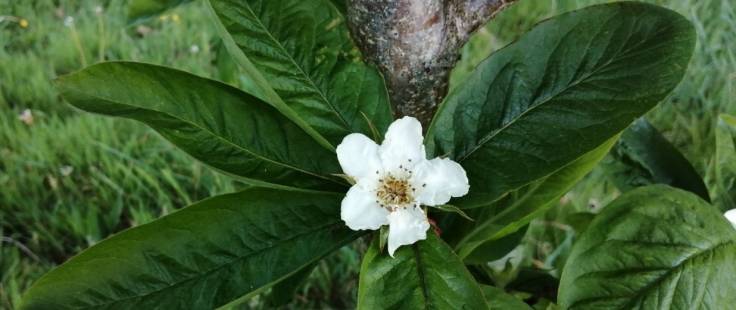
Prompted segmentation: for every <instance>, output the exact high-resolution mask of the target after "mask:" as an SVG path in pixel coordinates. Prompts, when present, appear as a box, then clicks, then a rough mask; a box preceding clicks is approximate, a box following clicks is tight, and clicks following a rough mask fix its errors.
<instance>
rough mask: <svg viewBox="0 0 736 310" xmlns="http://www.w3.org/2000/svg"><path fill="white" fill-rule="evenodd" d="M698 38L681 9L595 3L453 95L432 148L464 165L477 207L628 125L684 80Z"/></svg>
mask: <svg viewBox="0 0 736 310" xmlns="http://www.w3.org/2000/svg"><path fill="white" fill-rule="evenodd" d="M694 44H695V32H694V30H693V27H692V25H691V24H690V22H688V21H687V20H686V19H685V18H684V17H682V16H681V15H679V14H677V13H675V12H673V11H670V10H667V9H664V8H661V7H658V6H655V5H650V4H644V3H636V2H620V3H612V4H603V5H596V6H591V7H588V8H585V9H582V10H578V11H573V12H570V13H566V14H562V15H560V16H557V17H554V18H552V19H549V20H546V21H544V22H542V23H540V24H538V25H537V26H536V27H535V28H534V29H532V30H531V31H530V32H528V33H527V34H525V35H524V36H522V37H521V38H520V39H519V40H518V41H516V42H514V43H512V44H511V45H509V46H507V47H505V48H503V49H501V50H499V51H498V52H496V53H494V54H493V55H492V56H491V57H489V58H488V59H487V60H485V61H483V62H482V63H481V64H480V65H479V66H478V68H477V69H476V70H475V71H474V72H473V73H472V74H471V75H470V77H468V78H467V79H466V80H465V84H464V85H459V86H457V87H456V88H455V89H454V90H453V91H452V92H451V93H450V95H448V97H447V99H446V100H445V102H444V103H443V105H442V106H441V107H440V108H439V111H438V112H437V115H436V116H435V119H434V120H433V123H432V125H431V128H430V132H429V134H428V139H427V141H428V144H429V145H428V147H427V149H428V150H430V151H432V152H433V153H434V154H438V155H448V156H450V157H451V158H454V159H455V160H457V161H459V162H460V163H461V165H462V166H463V167H464V168H465V170H466V171H467V172H468V178H469V180H470V188H471V191H470V194H469V195H467V196H466V197H463V198H462V199H460V200H458V201H457V202H454V203H455V204H457V205H458V206H459V207H465V208H470V207H479V206H484V205H487V204H488V203H489V202H491V201H495V200H498V199H499V198H501V197H502V196H503V195H504V194H506V193H508V192H510V191H513V190H515V189H517V188H520V187H522V186H524V185H527V184H529V183H531V182H532V181H534V180H537V179H539V178H542V177H544V176H547V175H549V174H551V173H553V172H554V171H556V170H558V169H560V168H562V167H564V166H566V165H567V164H569V163H570V162H572V161H574V160H575V159H577V158H578V157H580V156H582V155H583V154H585V153H587V152H589V151H591V150H593V149H595V148H596V147H598V146H599V145H601V144H602V143H604V142H605V141H606V140H608V139H610V138H611V137H613V136H615V135H616V134H618V133H619V132H621V131H623V130H624V129H625V128H626V126H628V125H629V124H630V123H631V122H632V121H633V120H635V119H636V118H637V117H639V116H641V115H643V114H644V113H645V112H647V111H648V110H650V109H651V108H652V107H653V106H654V105H655V104H657V103H658V102H659V101H661V100H662V99H663V98H665V96H667V94H669V93H670V91H672V89H673V88H674V87H675V86H676V85H677V84H678V83H679V82H680V80H681V79H682V76H683V74H684V72H685V70H686V68H687V66H688V62H689V60H690V56H691V54H692V51H693V47H694Z"/></svg>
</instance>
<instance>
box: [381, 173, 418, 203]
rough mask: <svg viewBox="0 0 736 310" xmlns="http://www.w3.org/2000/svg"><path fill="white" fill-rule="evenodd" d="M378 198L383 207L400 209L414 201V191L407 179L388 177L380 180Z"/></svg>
mask: <svg viewBox="0 0 736 310" xmlns="http://www.w3.org/2000/svg"><path fill="white" fill-rule="evenodd" d="M379 183H380V184H379V186H378V190H377V191H376V196H377V197H378V199H379V200H380V204H381V206H383V207H390V208H394V207H398V206H404V205H407V204H410V203H412V202H413V201H414V195H413V194H414V189H413V188H412V187H411V184H409V180H408V179H406V178H397V177H394V176H391V175H389V176H386V177H384V178H382V179H380V180H379Z"/></svg>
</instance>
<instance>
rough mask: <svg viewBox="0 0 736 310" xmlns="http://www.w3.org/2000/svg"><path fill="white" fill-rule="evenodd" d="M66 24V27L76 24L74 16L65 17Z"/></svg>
mask: <svg viewBox="0 0 736 310" xmlns="http://www.w3.org/2000/svg"><path fill="white" fill-rule="evenodd" d="M64 26H66V27H72V26H74V17H71V16H67V17H66V18H64Z"/></svg>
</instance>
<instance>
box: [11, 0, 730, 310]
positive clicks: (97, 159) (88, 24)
mask: <svg viewBox="0 0 736 310" xmlns="http://www.w3.org/2000/svg"><path fill="white" fill-rule="evenodd" d="M601 2H608V1H601V0H577V1H574V0H554V1H542V0H520V3H519V4H517V5H515V6H512V7H511V8H509V9H507V10H506V11H504V12H503V13H501V14H500V15H498V17H497V18H496V19H495V20H494V21H492V22H491V23H490V24H488V25H487V26H486V27H484V28H482V29H480V30H479V31H478V33H477V34H476V36H475V37H474V38H473V40H472V41H471V42H470V43H469V44H468V45H467V46H466V47H465V49H464V53H463V59H462V61H461V64H460V66H459V67H458V68H457V69H456V70H455V72H454V75H453V79H452V84H453V85H456V84H459V83H462V81H463V79H464V77H465V73H466V72H467V71H469V70H472V68H473V67H474V66H475V64H477V63H478V62H479V61H480V60H482V59H483V58H485V57H486V56H488V55H489V54H490V53H492V52H493V51H494V50H496V49H498V48H500V47H503V46H504V45H505V44H507V43H509V42H511V41H512V40H513V39H514V38H515V37H517V36H518V35H520V34H521V33H523V32H524V31H526V30H528V29H529V28H530V27H532V26H533V25H534V23H536V22H538V21H540V20H542V19H544V18H546V17H548V16H552V15H555V14H557V13H559V12H564V11H568V10H572V9H575V8H579V7H583V6H586V5H589V4H593V3H601ZM649 2H654V3H658V4H660V5H663V6H666V7H669V8H671V9H674V10H676V11H678V12H680V13H681V14H683V15H684V16H686V17H687V18H688V19H690V20H691V21H692V22H693V23H694V24H695V26H696V30H697V35H698V45H697V47H696V52H695V56H694V58H693V60H692V63H691V66H690V69H689V72H688V74H687V76H686V77H685V79H684V81H683V82H682V84H681V85H680V86H679V87H678V88H677V90H676V91H675V92H674V93H673V94H672V95H671V96H670V97H669V98H668V99H667V100H666V102H664V103H663V104H661V105H659V106H658V108H657V109H656V110H654V111H652V112H650V114H648V116H647V117H648V119H649V120H650V121H651V122H652V123H653V124H654V125H655V126H656V127H657V128H658V129H659V130H660V131H662V132H663V133H664V134H665V136H666V137H667V138H668V139H669V140H670V141H671V142H672V143H673V144H674V145H675V146H676V147H677V148H678V149H679V150H680V151H681V152H683V153H684V154H685V156H686V157H687V158H688V159H689V160H690V162H691V163H692V164H693V165H694V166H695V168H696V170H697V171H698V172H699V173H700V175H701V176H703V177H704V178H705V180H706V183H711V182H712V181H713V176H714V172H715V169H716V168H717V167H716V166H715V165H714V156H713V155H714V128H715V124H716V121H715V120H716V117H717V116H718V114H720V113H729V114H736V103H734V102H733V101H734V99H733V98H736V45H734V43H733V42H736V31H734V29H736V5H735V4H732V3H731V2H730V1H726V0H704V1H703V0H700V1H699V0H667V1H664V0H662V1H649ZM126 6H127V1H122V0H113V1H100V0H77V1H74V0H65V1H64V0H63V1H54V0H34V1H16V0H0V42H2V43H1V44H2V47H1V48H0V308H3V309H5V308H8V309H12V308H13V307H14V306H16V305H18V302H19V299H20V297H21V294H22V293H23V291H24V290H25V289H27V288H28V287H29V286H30V284H31V283H32V282H33V281H34V280H35V279H37V278H38V277H39V276H40V275H41V274H43V273H44V272H46V271H48V270H49V269H50V268H53V266H55V265H57V264H60V263H62V262H64V261H65V260H66V259H68V258H69V257H71V256H72V255H74V254H75V253H78V252H79V251H81V250H82V249H84V248H87V247H89V246H90V245H92V244H94V243H96V242H98V241H100V240H102V239H104V238H105V237H106V236H109V235H110V234H112V233H115V232H117V231H120V230H122V229H125V228H127V227H131V226H135V225H140V224H142V223H146V222H148V221H151V220H153V219H155V218H157V217H160V216H162V215H165V214H167V213H170V212H172V211H173V210H176V209H177V208H181V207H183V206H186V205H187V204H190V203H192V202H194V201H197V200H200V199H203V198H205V197H208V196H211V195H214V194H218V193H226V192H232V191H235V190H236V189H238V188H240V187H243V186H244V184H241V183H239V182H237V181H234V180H232V179H231V178H229V177H227V176H224V175H221V174H218V173H217V172H214V171H213V170H210V169H209V168H208V167H205V166H203V165H202V164H199V163H198V162H196V161H194V160H193V159H191V158H190V157H188V155H186V154H184V153H183V152H181V151H178V150H176V149H175V148H174V147H173V146H172V145H170V144H169V143H168V142H166V141H164V140H163V139H162V138H160V137H159V136H158V135H157V134H156V133H155V132H153V131H152V130H150V129H148V128H146V127H145V126H143V125H142V124H139V123H135V122H132V121H128V120H121V119H111V118H106V117H101V116H96V115H91V114H88V113H84V112H80V111H78V110H75V109H73V108H71V107H70V106H69V105H67V104H66V103H64V102H63V101H62V100H61V99H60V98H59V96H58V94H57V91H56V90H55V88H54V82H53V80H54V78H55V77H57V76H60V75H63V74H66V73H69V72H72V71H75V70H78V69H81V68H83V67H85V66H87V65H90V64H93V63H97V62H100V61H109V60H121V59H124V60H133V61H142V62H149V63H156V64H163V65H167V66H171V67H175V68H179V69H182V70H186V71H189V72H192V73H195V74H198V75H201V76H205V77H210V78H215V79H220V80H223V81H225V82H228V83H231V84H234V85H237V84H238V83H239V80H238V78H237V75H236V74H235V68H234V67H233V64H232V63H231V62H230V61H229V58H228V57H227V55H225V54H224V50H223V49H222V48H221V47H220V43H219V40H218V39H217V37H216V35H215V31H214V27H213V25H212V24H211V23H210V22H209V18H210V17H209V16H208V14H207V13H206V10H205V9H204V3H202V2H196V3H192V4H188V5H184V6H182V7H179V8H177V9H175V10H172V11H169V12H165V13H164V14H163V15H161V16H158V17H155V18H152V19H149V20H146V21H143V22H140V23H137V24H129V23H128V21H127V19H126V9H127V7H126ZM607 160H608V161H610V160H612V159H607ZM604 168H605V162H604V165H602V166H601V168H600V169H596V170H595V171H593V172H592V173H591V175H590V176H588V177H587V178H586V179H585V180H584V181H583V182H582V183H581V184H580V185H578V186H577V187H576V189H575V190H573V191H572V192H571V193H570V194H568V195H567V196H565V199H563V200H564V201H563V202H561V206H568V207H567V208H571V209H580V208H590V207H591V206H592V207H593V208H595V207H597V206H600V205H602V204H605V202H607V201H610V200H612V199H613V198H614V197H615V196H616V195H617V194H618V191H617V190H616V189H615V187H614V186H612V185H611V184H610V183H611V182H609V180H608V176H607V174H606V170H605V169H604ZM711 188H715V187H714V186H713V187H711ZM560 209H561V208H555V209H553V210H552V211H551V214H550V215H549V216H548V217H547V218H549V219H553V218H554V214H552V213H554V212H559V210H560ZM534 225H536V226H533V227H536V228H534V229H532V231H531V232H530V233H529V234H528V236H527V239H526V240H527V243H528V244H530V245H532V247H533V249H534V251H535V254H534V256H535V261H534V262H532V263H533V264H535V265H536V266H545V265H549V264H554V261H553V260H550V258H551V257H553V256H554V255H555V253H557V252H556V251H555V250H556V249H557V248H559V247H560V246H561V244H562V243H564V242H562V241H561V240H546V239H544V240H543V239H540V238H536V236H537V235H539V234H538V233H537V232H538V231H540V230H545V229H546V228H547V227H548V226H549V225H546V222H545V221H543V220H539V221H537V222H535V224H534ZM553 229H556V228H554V226H553ZM553 239H554V238H553ZM562 239H564V238H562ZM364 248H365V244H364V242H363V241H359V242H356V244H354V245H352V246H350V247H346V248H343V249H342V250H341V251H339V252H337V253H336V254H335V255H334V256H332V257H330V258H329V259H328V260H326V261H323V262H322V263H321V264H320V265H319V266H318V267H317V268H316V269H315V271H314V272H313V273H312V275H311V277H310V278H309V280H308V281H307V283H305V284H304V285H303V286H302V287H301V288H300V289H299V290H298V292H297V299H296V301H294V302H293V303H292V304H291V305H290V307H293V308H305V307H314V308H328V307H329V308H351V307H353V306H354V303H355V294H356V288H357V276H356V274H357V270H358V267H359V261H360V256H361V252H362V251H363V250H364ZM246 305H249V306H251V307H254V308H264V307H268V306H269V305H268V304H267V303H265V302H262V301H261V300H259V299H258V298H256V299H255V300H252V301H250V302H248V303H246Z"/></svg>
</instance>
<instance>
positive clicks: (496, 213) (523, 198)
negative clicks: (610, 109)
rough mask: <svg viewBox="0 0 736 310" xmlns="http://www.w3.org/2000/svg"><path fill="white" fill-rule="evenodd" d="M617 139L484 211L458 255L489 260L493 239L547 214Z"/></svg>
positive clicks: (468, 259) (461, 245) (457, 248)
mask: <svg viewBox="0 0 736 310" xmlns="http://www.w3.org/2000/svg"><path fill="white" fill-rule="evenodd" d="M616 140H617V138H616V137H614V138H612V139H610V140H608V141H607V142H606V143H604V144H603V145H601V146H599V147H598V148H596V149H595V150H593V151H591V152H589V153H587V154H585V155H584V156H583V157H580V158H578V159H577V160H575V161H574V162H572V163H571V164H569V165H568V166H566V167H565V168H563V169H561V170H559V171H557V172H556V173H554V174H552V175H550V176H549V177H546V178H544V179H541V180H539V181H536V182H535V183H533V184H532V185H529V186H528V187H525V188H523V189H521V190H520V191H519V192H518V193H517V195H516V197H517V198H516V199H511V201H509V202H508V203H509V205H508V206H506V207H504V208H502V209H501V210H484V211H482V212H483V214H484V215H483V217H481V219H482V220H477V221H476V222H475V223H474V224H476V223H477V224H476V225H475V226H472V229H471V230H470V231H469V232H468V233H466V234H465V235H464V236H463V239H462V240H461V241H460V242H459V243H458V244H457V246H456V247H455V248H456V250H457V252H458V255H459V256H460V257H461V258H463V259H464V260H465V261H466V262H469V263H485V262H487V261H488V260H489V257H488V256H487V255H486V253H488V252H493V247H494V245H495V243H494V242H493V241H496V240H500V239H501V238H503V237H505V236H507V235H509V234H511V233H514V232H515V231H517V230H518V229H519V228H521V227H524V226H525V225H527V224H529V222H531V221H532V220H533V219H534V218H536V217H537V216H540V215H542V214H544V212H546V211H547V210H548V209H549V208H550V207H551V206H553V205H554V203H555V202H557V201H559V199H560V197H562V195H564V194H565V193H567V192H568V191H569V190H570V189H571V188H572V187H573V186H574V185H575V184H577V183H578V181H580V179H582V178H583V177H584V176H585V175H586V174H588V172H590V171H591V170H592V169H593V167H595V166H596V164H598V162H599V161H600V160H601V159H603V157H605V156H606V154H608V151H609V150H610V149H611V147H612V146H613V144H614V143H616ZM497 207H501V206H499V205H497ZM494 209H496V208H494ZM471 216H472V215H471Z"/></svg>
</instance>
